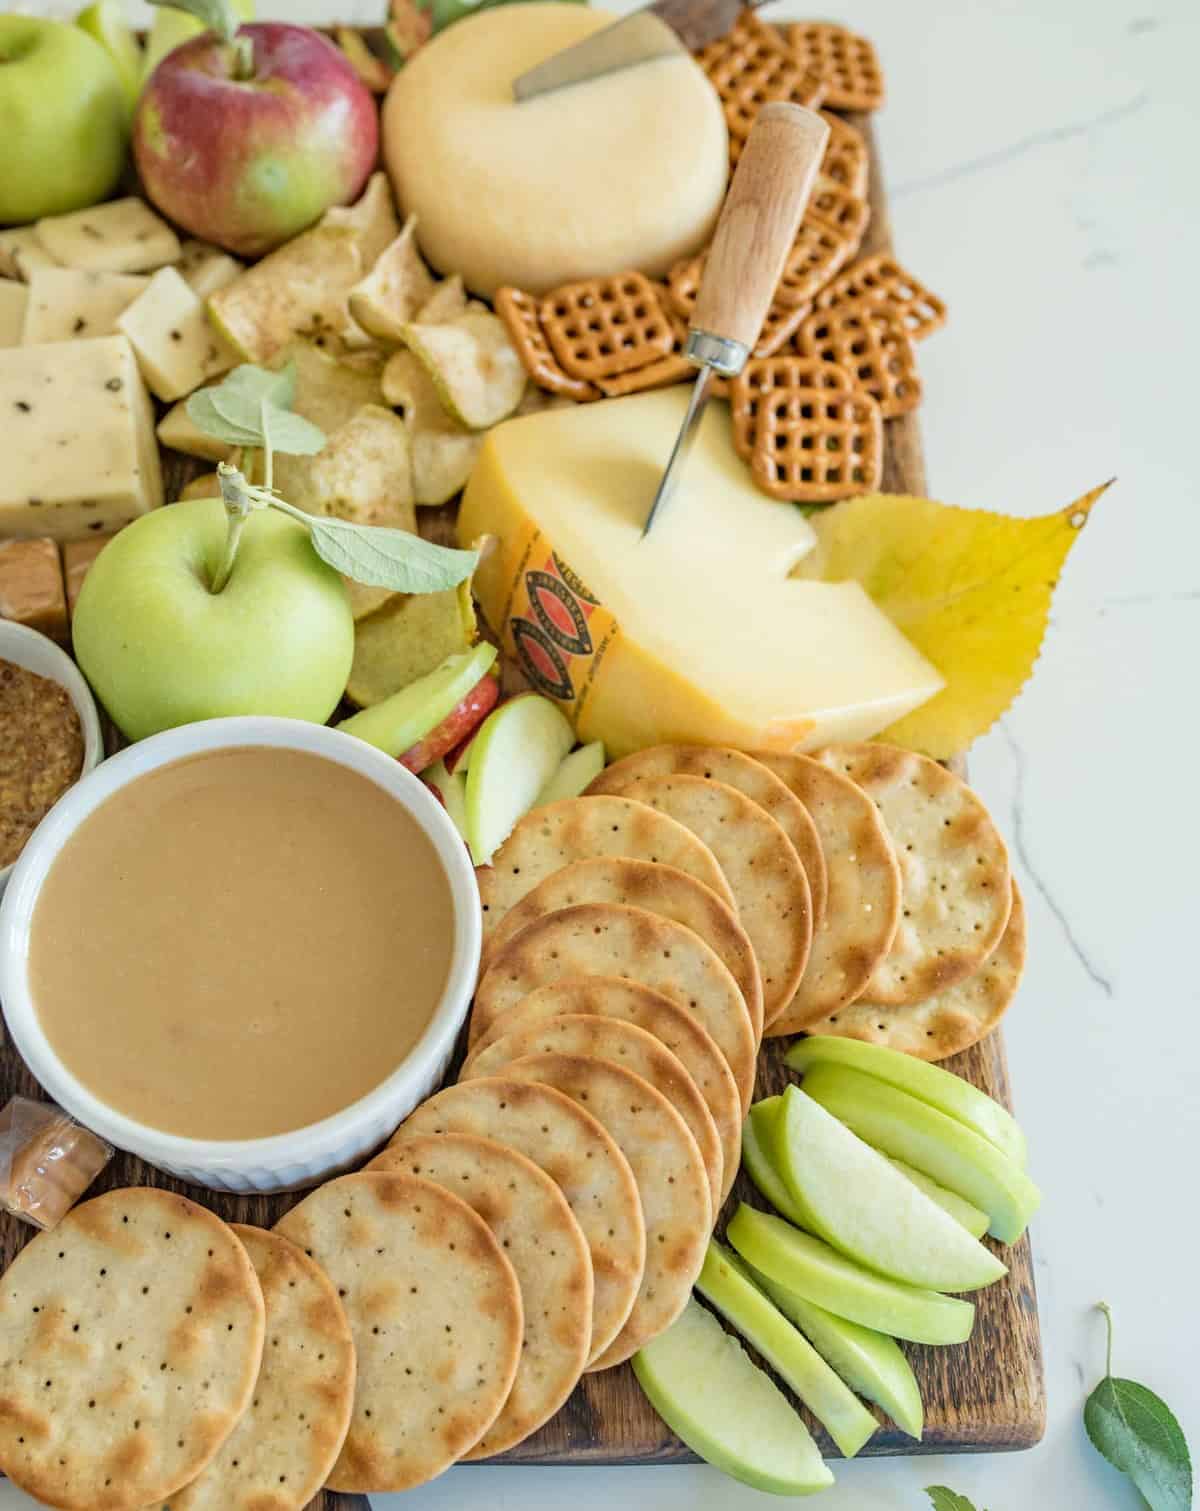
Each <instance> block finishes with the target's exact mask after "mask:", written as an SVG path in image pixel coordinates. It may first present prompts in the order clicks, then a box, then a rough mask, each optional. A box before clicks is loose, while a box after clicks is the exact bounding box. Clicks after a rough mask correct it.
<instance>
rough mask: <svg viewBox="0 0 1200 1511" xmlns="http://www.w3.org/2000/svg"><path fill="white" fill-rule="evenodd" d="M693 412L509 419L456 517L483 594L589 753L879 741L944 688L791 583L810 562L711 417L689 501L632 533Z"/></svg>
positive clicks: (833, 590)
mask: <svg viewBox="0 0 1200 1511" xmlns="http://www.w3.org/2000/svg"><path fill="white" fill-rule="evenodd" d="M686 403H687V394H686V392H685V390H683V389H680V388H676V389H665V390H661V391H659V392H657V393H647V394H637V395H634V396H632V397H629V398H622V399H609V400H605V401H602V402H599V403H595V404H585V405H579V406H577V407H576V408H574V409H562V410H548V411H545V412H543V413H541V414H534V415H528V416H526V417H524V418H522V419H516V420H509V421H506V422H505V423H504V424H502V425H500V426H498V427H497V428H496V429H494V430H492V431H491V432H490V433H489V435H488V437H487V440H486V441H485V442H484V445H483V449H482V451H481V452H480V455H479V460H478V462H477V463H476V466H475V470H474V472H473V473H472V476H471V481H470V483H469V484H468V487H467V490H466V493H465V495H464V498H463V505H462V510H461V512H460V515H459V521H458V529H459V538H460V540H461V542H462V543H463V544H464V545H467V544H470V543H472V542H474V541H476V540H477V539H478V538H479V537H481V536H485V535H491V536H494V537H496V541H495V544H494V546H493V547H492V548H491V549H490V550H489V551H488V552H487V553H486V554H485V556H484V559H483V561H482V562H481V564H480V566H479V568H478V569H477V571H476V573H475V577H474V586H475V593H476V596H477V597H478V599H479V601H480V603H481V605H482V607H483V610H484V613H485V615H486V617H487V619H488V621H489V623H490V624H491V625H492V626H493V628H495V629H496V630H497V631H498V632H499V633H500V634H502V636H503V640H504V645H505V648H506V650H507V651H508V652H509V653H510V654H511V655H513V656H514V657H515V658H516V659H517V660H518V662H519V663H520V664H521V666H522V668H523V669H524V671H525V673H526V675H527V676H529V678H530V680H531V681H532V682H533V683H534V685H535V686H536V687H537V688H538V689H539V690H540V691H541V692H543V693H545V694H546V695H547V696H550V697H553V698H556V699H558V700H559V702H560V704H561V705H562V706H563V707H564V709H565V711H566V712H567V714H568V715H569V716H570V718H571V719H572V721H573V722H574V724H575V727H576V729H577V730H578V733H579V737H580V739H581V740H603V741H604V742H605V745H606V747H607V748H608V750H609V752H610V753H611V754H612V755H613V756H621V755H625V754H627V753H628V752H630V751H632V750H636V749H639V748H641V747H643V746H646V745H653V744H656V743H658V742H659V741H663V740H681V741H693V742H710V743H713V744H722V745H733V746H741V747H743V748H754V747H762V748H766V749H771V750H804V749H812V748H815V747H816V746H819V745H822V744H824V743H826V742H827V741H830V740H859V739H865V738H867V737H869V736H870V735H873V734H876V733H878V731H879V730H881V729H883V728H885V727H886V726H887V725H888V724H890V723H892V722H893V721H894V720H896V719H898V718H901V717H903V715H904V714H906V713H908V712H909V711H910V710H912V709H914V708H916V707H917V706H918V705H919V704H921V703H923V702H924V701H925V699H927V698H929V697H932V696H933V694H934V693H936V692H937V691H938V690H939V689H940V688H941V686H942V678H941V677H940V676H939V674H938V672H937V670H936V669H935V668H934V667H933V666H932V665H930V663H929V662H928V661H926V660H925V658H924V657H923V656H922V655H920V653H919V652H918V651H917V650H916V649H915V648H914V647H913V646H912V645H910V644H909V642H908V641H907V640H906V639H905V638H904V636H903V635H902V634H901V633H900V632H899V631H898V630H897V629H896V628H895V627H894V626H893V625H892V623H891V622H890V621H889V620H888V619H887V618H886V617H885V616H884V615H883V614H882V613H881V612H880V611H879V610H878V609H877V608H876V607H875V605H874V604H873V603H872V602H871V600H870V599H869V598H868V597H867V595H866V593H864V592H863V590H862V588H861V587H859V585H858V584H857V583H854V582H839V583H825V582H806V581H802V580H800V579H791V578H790V577H789V574H790V573H791V571H792V569H793V567H794V566H795V565H796V563H797V562H798V561H800V560H801V559H802V558H803V557H804V556H805V555H806V554H807V553H808V552H809V551H810V550H811V549H812V547H813V544H814V536H813V532H812V530H811V528H810V527H809V525H808V523H807V521H806V520H805V519H804V517H803V516H802V515H801V514H800V512H799V511H798V510H796V509H794V508H792V507H790V506H789V505H786V504H779V503H776V502H774V501H773V500H771V499H769V498H767V497H765V496H764V495H763V494H761V493H759V492H758V491H757V489H756V488H755V487H754V485H753V483H752V482H751V480H750V476H749V473H748V472H747V471H746V468H745V466H744V464H743V463H742V462H741V461H740V459H739V458H738V457H737V455H736V454H735V452H734V450H733V440H732V433H731V427H730V421H729V413H728V409H727V408H726V406H725V405H723V404H716V403H714V404H710V406H709V411H708V413H707V414H706V416H705V418H704V421H703V424H702V427H701V430H700V433H699V435H698V437H697V439H696V445H695V448H694V450H693V452H692V455H691V457H690V459H689V464H688V469H687V472H686V474H685V476H684V479H683V482H682V484H681V487H680V490H679V492H678V494H677V495H676V496H675V498H674V499H673V500H672V502H671V504H670V506H669V508H668V509H667V511H666V512H665V513H664V514H662V515H660V517H659V519H658V520H657V521H656V522H655V526H654V530H653V531H652V532H651V534H650V535H649V536H648V537H646V539H645V540H643V539H642V538H641V526H642V521H643V519H644V517H645V514H646V511H647V509H648V507H649V505H650V500H651V499H652V498H653V496H654V489H655V486H656V484H657V482H658V479H659V476H660V474H661V471H662V468H663V465H664V463H665V462H666V459H667V456H668V454H669V452H670V449H671V444H672V441H673V440H674V437H675V434H676V432H677V430H678V428H679V423H680V421H681V419H682V418H683V413H684V409H685V407H686Z"/></svg>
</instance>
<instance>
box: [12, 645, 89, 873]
mask: <svg viewBox="0 0 1200 1511" xmlns="http://www.w3.org/2000/svg"><path fill="white" fill-rule="evenodd" d="M0 661H12V662H14V663H15V664H16V665H17V666H23V667H24V668H25V670H26V671H27V672H33V673H34V674H35V675H36V676H38V677H49V678H50V680H51V681H52V682H57V683H58V684H59V686H60V687H64V688H66V690H67V695H68V697H69V698H70V699H71V702H72V703H73V704H74V705H75V712H76V713H77V714H78V715H79V726H80V728H81V729H82V730H83V769H82V771H81V772H80V775H81V776H87V774H88V772H89V771H91V770H92V768H93V767H94V766H98V765H99V764H100V762H101V761H102V760H103V758H104V738H103V736H102V734H101V732H100V716H99V715H98V714H97V712H96V700H95V699H94V698H93V697H92V692H91V689H90V688H89V687H88V685H87V683H86V682H85V681H84V679H83V673H82V672H81V671H80V670H79V668H78V667H77V666H76V665H75V663H74V661H72V660H71V658H70V656H68V655H67V653H66V651H64V650H61V649H60V648H59V647H58V646H57V645H55V643H54V641H53V640H51V639H50V638H49V637H48V636H46V635H43V634H40V633H39V632H38V631H37V630H31V629H30V628H29V627H28V626H27V625H24V624H14V622H13V621H12V620H11V619H0ZM12 871H13V867H12V866H0V897H3V896H4V888H5V886H6V885H7V883H8V878H9V877H10V876H11V875H12Z"/></svg>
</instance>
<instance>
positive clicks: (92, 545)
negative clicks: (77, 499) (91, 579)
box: [62, 535, 112, 618]
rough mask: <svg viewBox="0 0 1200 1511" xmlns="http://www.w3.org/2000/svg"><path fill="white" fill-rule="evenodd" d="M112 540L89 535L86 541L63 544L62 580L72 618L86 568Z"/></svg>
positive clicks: (102, 536)
mask: <svg viewBox="0 0 1200 1511" xmlns="http://www.w3.org/2000/svg"><path fill="white" fill-rule="evenodd" d="M111 539H112V536H111V535H89V536H88V538H87V539H86V540H68V541H65V542H64V543H63V548H62V562H63V579H64V581H65V582H66V585H67V613H68V614H69V615H70V616H71V617H72V618H74V615H75V600H76V599H77V598H78V597H79V590H80V588H81V587H82V586H83V579H84V578H85V577H86V576H87V574H88V568H89V567H90V566H91V564H92V563H93V562H94V561H95V559H96V557H97V556H99V555H100V552H101V551H103V550H104V548H105V546H106V545H108V543H109V541H110V540H111Z"/></svg>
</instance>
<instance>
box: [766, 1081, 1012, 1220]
mask: <svg viewBox="0 0 1200 1511" xmlns="http://www.w3.org/2000/svg"><path fill="white" fill-rule="evenodd" d="M782 1105H783V1098H782V1097H764V1098H763V1099H762V1101H761V1102H755V1104H754V1106H753V1107H751V1109H750V1115H749V1116H748V1117H747V1119H746V1121H745V1123H744V1124H743V1126H742V1165H743V1167H744V1168H745V1171H746V1174H747V1175H749V1177H750V1179H751V1180H752V1181H753V1182H754V1184H755V1185H756V1186H757V1187H758V1189H759V1190H760V1191H761V1192H762V1194H763V1195H764V1196H765V1197H766V1198H767V1200H768V1201H769V1202H770V1203H771V1205H772V1206H773V1207H774V1208H775V1210H776V1211H777V1212H779V1213H780V1214H781V1215H782V1216H784V1217H786V1218H787V1219H788V1221H789V1222H794V1223H795V1224H796V1225H797V1227H801V1228H808V1229H809V1230H810V1231H811V1230H812V1218H811V1215H809V1216H808V1217H807V1218H806V1215H805V1213H803V1212H802V1211H801V1209H800V1205H799V1203H798V1202H797V1201H796V1199H795V1197H794V1196H793V1194H792V1193H791V1192H790V1191H789V1190H788V1188H787V1184H786V1182H785V1181H784V1179H783V1177H782V1176H781V1175H780V1173H779V1171H778V1170H776V1168H775V1165H774V1163H773V1161H772V1155H771V1153H770V1152H769V1151H770V1150H772V1149H774V1147H775V1118H776V1116H777V1115H778V1112H779V1109H780V1107H781V1106H782ZM888 1163H889V1164H890V1165H893V1166H895V1168H896V1169H897V1170H899V1172H900V1174H901V1175H903V1176H905V1177H906V1178H907V1179H908V1180H910V1181H912V1183H913V1185H914V1186H917V1187H919V1188H920V1189H921V1190H922V1191H923V1192H924V1193H925V1195H926V1196H928V1197H929V1199H930V1201H933V1202H936V1203H937V1205H938V1206H939V1207H941V1208H942V1210H943V1211H944V1212H949V1214H950V1216H951V1217H953V1218H954V1220H955V1222H957V1223H960V1224H961V1225H962V1226H963V1227H964V1228H966V1230H967V1232H968V1233H970V1235H971V1237H972V1238H982V1237H983V1235H984V1234H985V1233H986V1232H987V1230H988V1215H987V1213H986V1212H981V1211H980V1210H979V1208H978V1207H974V1206H972V1205H971V1203H970V1202H969V1201H964V1200H963V1199H962V1197H961V1196H959V1195H957V1194H956V1193H955V1192H953V1191H947V1190H946V1188H945V1186H939V1185H938V1183H937V1181H935V1180H930V1178H929V1177H928V1176H927V1175H923V1174H922V1173H921V1171H920V1170H914V1169H913V1167H912V1166H911V1165H906V1164H905V1163H904V1161H903V1160H898V1159H889V1160H888Z"/></svg>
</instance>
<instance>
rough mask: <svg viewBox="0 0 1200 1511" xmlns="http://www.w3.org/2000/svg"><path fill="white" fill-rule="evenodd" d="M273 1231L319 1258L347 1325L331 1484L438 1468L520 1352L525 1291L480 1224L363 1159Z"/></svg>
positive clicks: (497, 1395) (373, 1486)
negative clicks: (347, 1388) (349, 1400)
mask: <svg viewBox="0 0 1200 1511" xmlns="http://www.w3.org/2000/svg"><path fill="white" fill-rule="evenodd" d="M276 1230H277V1231H278V1232H280V1233H282V1234H283V1235H284V1237H285V1238H290V1239H291V1240H292V1242H293V1243H297V1244H299V1245H300V1247H301V1248H302V1249H303V1250H304V1251H305V1253H306V1254H308V1255H309V1256H310V1257H311V1258H313V1259H315V1260H316V1261H317V1262H318V1264H321V1265H323V1266H324V1268H325V1270H326V1271H327V1273H328V1275H329V1278H330V1279H331V1280H332V1281H333V1283H334V1285H335V1286H336V1287H337V1292H338V1295H339V1296H340V1297H341V1299H342V1304H343V1305H344V1307H345V1308H346V1315H347V1316H348V1317H349V1319H350V1327H351V1330H352V1331H353V1334H354V1346H355V1350H356V1352H357V1356H358V1381H357V1385H356V1387H355V1392H354V1412H353V1415H352V1417H351V1420H350V1430H349V1432H348V1433H347V1435H346V1441H345V1444H344V1445H343V1447H342V1451H341V1453H340V1454H339V1455H338V1460H337V1463H336V1464H335V1465H334V1468H333V1472H332V1473H331V1474H330V1476H329V1479H328V1481H327V1484H328V1485H329V1488H330V1489H331V1490H345V1491H355V1492H358V1493H360V1494H373V1493H375V1492H377V1491H378V1492H382V1491H386V1490H408V1489H411V1488H412V1486H414V1485H423V1484H424V1483H425V1482H426V1481H427V1480H431V1479H433V1478H434V1476H435V1475H438V1474H441V1473H442V1471H443V1470H444V1469H448V1468H449V1467H450V1465H451V1464H453V1463H455V1462H456V1461H457V1460H458V1459H460V1458H462V1456H463V1454H464V1453H467V1452H469V1451H470V1450H471V1449H472V1448H473V1447H474V1446H475V1444H476V1443H477V1442H478V1441H479V1440H480V1438H481V1437H482V1436H483V1434H484V1433H485V1432H486V1431H487V1430H488V1428H489V1427H490V1426H491V1425H492V1423H493V1422H494V1421H495V1420H496V1418H497V1416H498V1415H499V1414H500V1411H501V1409H502V1408H503V1406H504V1403H505V1401H506V1400H507V1399H508V1394H509V1391H510V1390H511V1389H512V1383H513V1379H514V1377H515V1376H516V1372H517V1363H518V1360H519V1358H520V1353H521V1330H522V1325H523V1315H522V1311H521V1293H520V1291H519V1290H518V1288H517V1279H516V1276H515V1275H514V1273H513V1267H512V1265H511V1264H509V1262H508V1260H507V1259H506V1258H505V1255H504V1250H503V1249H502V1248H501V1247H500V1245H499V1244H498V1243H497V1242H496V1240H495V1238H494V1237H493V1236H492V1234H491V1231H490V1230H489V1228H488V1226H487V1224H486V1223H485V1222H483V1220H482V1219H481V1218H479V1217H477V1216H476V1215H475V1213H474V1212H472V1211H471V1209H470V1207H468V1206H467V1204H466V1202H464V1201H460V1200H459V1198H458V1197H457V1196H451V1195H450V1193H449V1192H448V1191H445V1190H443V1189H442V1187H441V1186H437V1185H434V1183H433V1182H432V1181H427V1180H420V1179H418V1178H417V1177H416V1176H412V1175H400V1174H384V1175H380V1174H377V1173H374V1172H365V1171H364V1172H360V1173H359V1174H357V1175H343V1176H341V1177H340V1178H339V1179H337V1180H332V1181H329V1182H328V1183H327V1184H326V1185H324V1186H318V1187H317V1189H316V1190H315V1191H312V1192H310V1193H309V1195H308V1196H306V1197H305V1198H304V1200H303V1201H302V1202H301V1203H300V1204H299V1206H296V1207H293V1208H292V1210H291V1211H290V1212H288V1213H287V1214H286V1215H285V1216H284V1217H283V1218H281V1219H280V1221H279V1222H278V1223H277V1224H276Z"/></svg>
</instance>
